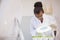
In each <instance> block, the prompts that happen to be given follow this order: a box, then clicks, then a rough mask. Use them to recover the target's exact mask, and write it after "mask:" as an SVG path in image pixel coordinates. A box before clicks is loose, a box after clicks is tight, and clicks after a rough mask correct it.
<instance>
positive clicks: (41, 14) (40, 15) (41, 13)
mask: <svg viewBox="0 0 60 40" xmlns="http://www.w3.org/2000/svg"><path fill="white" fill-rule="evenodd" d="M43 14H44V13H43V12H42V11H40V13H39V14H35V16H36V17H37V18H40V17H42V16H43Z"/></svg>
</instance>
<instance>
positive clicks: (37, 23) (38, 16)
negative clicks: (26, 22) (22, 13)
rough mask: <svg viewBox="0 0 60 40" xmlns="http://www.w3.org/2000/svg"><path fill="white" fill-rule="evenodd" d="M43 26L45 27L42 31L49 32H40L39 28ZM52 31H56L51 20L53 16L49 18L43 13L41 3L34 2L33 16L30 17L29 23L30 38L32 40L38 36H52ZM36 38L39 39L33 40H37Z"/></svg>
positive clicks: (53, 21) (54, 23)
mask: <svg viewBox="0 0 60 40" xmlns="http://www.w3.org/2000/svg"><path fill="white" fill-rule="evenodd" d="M43 26H46V28H45V29H44V30H46V29H50V30H47V31H44V30H42V31H41V30H40V28H41V27H43ZM48 27H49V28H48ZM53 29H54V30H55V29H56V21H55V19H54V18H53V16H50V15H47V14H45V13H44V10H43V5H42V2H36V3H35V4H34V16H33V17H32V19H31V23H30V32H31V35H32V37H33V38H34V36H40V35H42V36H46V35H50V36H51V35H52V36H53V33H52V31H53ZM40 32H41V34H40ZM45 32H46V33H45ZM36 38H39V37H35V39H33V40H38V39H36ZM39 40H51V39H45V38H42V39H39Z"/></svg>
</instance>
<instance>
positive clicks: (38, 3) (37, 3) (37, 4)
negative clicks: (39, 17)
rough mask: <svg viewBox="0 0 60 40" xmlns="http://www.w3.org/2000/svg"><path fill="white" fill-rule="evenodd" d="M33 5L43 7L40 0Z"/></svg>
mask: <svg viewBox="0 0 60 40" xmlns="http://www.w3.org/2000/svg"><path fill="white" fill-rule="evenodd" d="M34 7H43V5H42V2H36V3H35V4H34Z"/></svg>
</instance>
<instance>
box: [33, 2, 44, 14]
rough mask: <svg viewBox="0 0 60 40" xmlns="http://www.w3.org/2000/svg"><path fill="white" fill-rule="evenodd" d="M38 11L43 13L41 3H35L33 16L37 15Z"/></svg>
mask: <svg viewBox="0 0 60 40" xmlns="http://www.w3.org/2000/svg"><path fill="white" fill-rule="evenodd" d="M40 11H42V12H43V13H44V10H43V5H42V2H36V3H35V4H34V14H39V13H40Z"/></svg>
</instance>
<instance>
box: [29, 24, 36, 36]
mask: <svg viewBox="0 0 60 40" xmlns="http://www.w3.org/2000/svg"><path fill="white" fill-rule="evenodd" d="M30 33H31V35H32V36H35V35H36V28H35V27H34V25H33V23H30Z"/></svg>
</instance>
